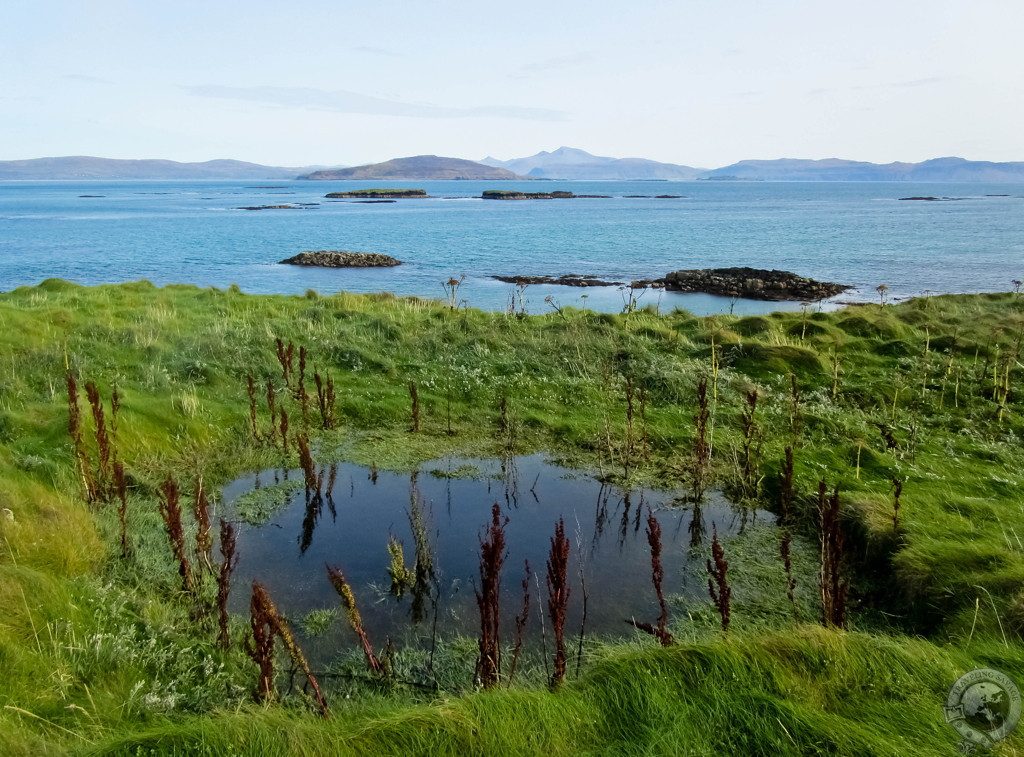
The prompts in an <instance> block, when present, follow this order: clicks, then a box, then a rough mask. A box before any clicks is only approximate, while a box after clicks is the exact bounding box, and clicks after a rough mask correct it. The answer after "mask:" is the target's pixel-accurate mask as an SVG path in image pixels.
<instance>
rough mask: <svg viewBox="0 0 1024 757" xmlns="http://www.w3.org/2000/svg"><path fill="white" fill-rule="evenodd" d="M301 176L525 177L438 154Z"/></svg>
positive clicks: (493, 178)
mask: <svg viewBox="0 0 1024 757" xmlns="http://www.w3.org/2000/svg"><path fill="white" fill-rule="evenodd" d="M299 178H300V179H311V180H314V181H330V180H339V179H363V180H367V181H370V180H374V179H413V180H446V179H448V180H451V179H455V180H459V179H465V180H476V181H488V180H498V181H506V180H509V179H522V178H524V177H522V176H519V175H518V174H515V173H513V172H512V171H509V170H507V169H505V168H500V167H494V166H488V165H484V164H483V163H477V162H475V161H472V160H464V159H462V158H446V157H442V156H439V155H413V156H411V157H408V158H394V159H393V160H387V161H384V162H383V163H369V164H367V165H362V166H353V167H351V168H338V169H328V170H324V171H314V172H312V173H309V174H306V175H304V176H300V177H299Z"/></svg>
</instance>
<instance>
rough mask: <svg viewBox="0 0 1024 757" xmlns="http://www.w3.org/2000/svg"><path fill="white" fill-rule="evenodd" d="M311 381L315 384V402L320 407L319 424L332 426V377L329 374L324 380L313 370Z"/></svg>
mask: <svg viewBox="0 0 1024 757" xmlns="http://www.w3.org/2000/svg"><path fill="white" fill-rule="evenodd" d="M313 383H314V384H316V404H317V407H318V408H319V409H320V425H321V426H323V427H324V428H325V429H332V428H334V423H335V420H334V412H335V411H334V405H335V398H334V379H332V378H331V377H330V376H328V377H327V380H326V381H325V380H324V378H323V377H322V376H321V375H320V374H319V373H317V372H315V371H314V372H313Z"/></svg>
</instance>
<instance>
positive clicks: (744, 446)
mask: <svg viewBox="0 0 1024 757" xmlns="http://www.w3.org/2000/svg"><path fill="white" fill-rule="evenodd" d="M744 399H745V402H744V406H743V413H742V415H741V424H742V431H743V441H742V443H741V447H740V450H741V452H740V490H741V491H742V492H743V496H744V497H746V498H748V499H756V498H757V497H758V495H759V494H760V492H761V445H762V442H763V439H762V437H761V430H760V428H759V427H758V425H757V418H756V415H757V399H758V393H757V389H756V388H753V389H750V390H749V391H747V392H746V394H745V395H744Z"/></svg>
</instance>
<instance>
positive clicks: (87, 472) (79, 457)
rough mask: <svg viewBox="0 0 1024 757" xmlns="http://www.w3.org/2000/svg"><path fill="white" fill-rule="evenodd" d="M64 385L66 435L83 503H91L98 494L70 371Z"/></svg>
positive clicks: (76, 385)
mask: <svg viewBox="0 0 1024 757" xmlns="http://www.w3.org/2000/svg"><path fill="white" fill-rule="evenodd" d="M66 384H67V390H68V435H69V436H70V437H71V444H72V446H73V449H74V453H75V461H76V463H77V465H78V474H79V476H80V477H81V479H82V488H83V490H84V496H85V501H86V502H89V503H93V502H95V501H96V500H97V498H98V492H97V490H96V481H95V479H94V478H93V475H92V463H91V462H90V460H89V453H88V452H87V451H86V448H85V440H84V438H83V435H82V411H81V408H80V407H79V404H78V381H77V379H75V374H73V373H72V372H71V371H68V373H67V377H66Z"/></svg>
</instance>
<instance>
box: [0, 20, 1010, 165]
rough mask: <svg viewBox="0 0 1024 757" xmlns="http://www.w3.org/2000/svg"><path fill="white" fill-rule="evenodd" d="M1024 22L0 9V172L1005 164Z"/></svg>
mask: <svg viewBox="0 0 1024 757" xmlns="http://www.w3.org/2000/svg"><path fill="white" fill-rule="evenodd" d="M1022 31H1024V3H1022V2H1020V0H963V2H946V1H944V0H930V1H929V2H918V1H917V0H901V1H900V2H894V1H893V0H888V1H887V2H875V1H874V0H865V1H863V2H858V3H847V2H843V3H839V2H830V1H824V0H816V1H814V2H809V1H797V0H773V2H764V1H756V2H755V1H754V0H750V1H748V2H739V1H733V2H730V1H729V0H718V1H712V0H701V1H696V0H694V1H683V0H679V1H677V2H633V3H629V2H622V1H621V0H619V1H618V2H605V1H604V0H588V1H587V2H576V1H575V0H571V1H566V0H557V1H556V0H546V1H545V2H533V1H532V0H519V1H518V2H515V3H489V2H479V1H478V0H477V1H474V2H424V1H422V0H420V1H418V2H412V1H410V2H391V1H389V0H365V1H363V2H351V1H349V0H329V1H327V2H281V1H280V0H275V1H274V2H263V1H262V0H250V1H249V2H245V3H242V2H209V0H206V1H205V2H191V1H188V0H178V1H176V2H171V3H158V2H155V0H154V1H149V0H147V1H146V2H138V1H135V0H122V1H120V2H117V1H113V0H111V1H109V2H108V1H104V0H92V1H89V2H86V1H85V0H83V1H82V2H59V1H57V0H36V1H35V2H27V0H26V1H25V2H13V0H12V2H8V3H5V4H4V7H3V9H2V10H0V159H16V158H29V157H38V156H43V155H76V154H78V155H83V154H84V155H100V156H105V157H118V158H136V157H166V158H172V159H176V160H205V159H209V158H216V157H233V158H239V159H243V160H252V161H256V162H262V163H271V164H277V165H306V164H314V163H321V164H336V163H344V164H356V163H363V162H370V161H376V160H383V159H387V158H390V157H395V156H402V155H414V154H420V153H435V154H440V155H451V156H458V157H466V158H481V157H483V156H484V155H487V154H491V155H494V156H495V157H499V158H511V157H520V156H523V155H529V154H532V153H535V152H537V151H538V150H542V149H554V148H556V147H558V146H559V145H570V146H574V147H581V148H583V149H586V150H589V151H591V152H594V153H597V154H604V155H615V156H628V155H634V156H643V157H650V158H655V159H659V160H666V161H671V162H677V163H685V164H689V165H696V166H702V167H710V166H718V165H724V164H727V163H730V162H733V161H735V160H739V159H742V158H774V157H809V158H822V157H833V156H837V157H846V158H854V159H862V160H873V161H881V162H887V161H891V160H922V159H925V158H929V157H936V156H941V155H962V156H964V157H968V158H974V159H982V160H1024V136H1022V134H1024V131H1022V123H1024V43H1022V37H1021V33H1022Z"/></svg>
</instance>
